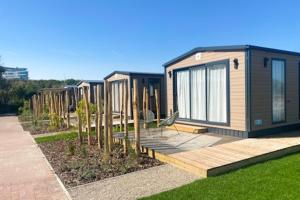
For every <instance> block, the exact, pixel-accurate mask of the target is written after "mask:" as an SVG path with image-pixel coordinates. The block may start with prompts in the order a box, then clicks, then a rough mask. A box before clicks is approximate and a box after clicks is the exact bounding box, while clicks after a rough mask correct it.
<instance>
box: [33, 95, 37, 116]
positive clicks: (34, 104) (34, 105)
mask: <svg viewBox="0 0 300 200" xmlns="http://www.w3.org/2000/svg"><path fill="white" fill-rule="evenodd" d="M32 110H33V115H34V117H36V95H35V94H34V95H33V96H32Z"/></svg>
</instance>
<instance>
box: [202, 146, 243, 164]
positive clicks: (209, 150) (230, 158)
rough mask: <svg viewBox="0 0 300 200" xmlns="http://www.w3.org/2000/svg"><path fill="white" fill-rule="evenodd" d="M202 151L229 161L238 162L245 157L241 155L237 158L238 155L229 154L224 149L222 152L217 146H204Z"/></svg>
mask: <svg viewBox="0 0 300 200" xmlns="http://www.w3.org/2000/svg"><path fill="white" fill-rule="evenodd" d="M201 153H205V154H207V155H208V156H211V157H215V158H218V159H222V160H226V161H228V162H236V161H238V160H241V159H243V158H241V157H238V158H237V157H234V156H231V155H228V154H227V153H226V152H225V151H223V152H222V153H220V152H219V151H217V150H216V149H215V148H203V149H201ZM244 158H245V157H244Z"/></svg>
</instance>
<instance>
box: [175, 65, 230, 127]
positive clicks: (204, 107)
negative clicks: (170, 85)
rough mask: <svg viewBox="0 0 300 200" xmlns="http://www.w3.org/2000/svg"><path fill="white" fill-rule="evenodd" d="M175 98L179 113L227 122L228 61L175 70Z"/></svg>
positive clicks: (184, 116)
mask: <svg viewBox="0 0 300 200" xmlns="http://www.w3.org/2000/svg"><path fill="white" fill-rule="evenodd" d="M175 76H176V86H175V88H176V91H175V100H176V105H177V110H178V111H179V117H180V118H183V119H191V120H197V121H203V122H214V123H227V122H228V112H229V111H228V91H227V90H228V62H227V61H226V62H225V61H224V62H218V63H211V64H206V65H202V66H198V67H192V68H188V69H185V70H183V71H182V70H181V71H177V72H176V75H175Z"/></svg>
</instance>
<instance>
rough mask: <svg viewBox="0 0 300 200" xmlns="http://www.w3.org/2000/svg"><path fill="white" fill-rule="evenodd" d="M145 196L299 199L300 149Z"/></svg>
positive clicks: (162, 197) (169, 197)
mask: <svg viewBox="0 0 300 200" xmlns="http://www.w3.org/2000/svg"><path fill="white" fill-rule="evenodd" d="M143 199H145V200H146V199H147V200H148V199H184V200H186V199H207V200H208V199H209V200H211V199H213V200H215V199H222V200H224V199H228V200H233V199H242V200H245V199H259V200H261V199H263V200H264V199H266V200H267V199H268V200H269V199H270V200H274V199H292V200H295V199H300V153H298V154H293V155H290V156H286V157H283V158H281V159H277V160H272V161H268V162H265V163H262V164H257V165H253V166H250V167H247V168H243V169H240V170H238V171H235V172H231V173H228V174H225V175H222V176H217V177H211V178H207V179H203V180H199V181H195V182H193V183H191V184H188V185H185V186H182V187H180V188H176V189H173V190H170V191H167V192H163V193H160V194H157V195H154V196H151V197H146V198H143Z"/></svg>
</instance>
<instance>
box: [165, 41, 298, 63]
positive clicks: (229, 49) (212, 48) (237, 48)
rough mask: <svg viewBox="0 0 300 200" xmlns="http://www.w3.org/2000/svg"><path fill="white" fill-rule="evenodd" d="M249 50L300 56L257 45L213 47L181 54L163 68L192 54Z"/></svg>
mask: <svg viewBox="0 0 300 200" xmlns="http://www.w3.org/2000/svg"><path fill="white" fill-rule="evenodd" d="M247 49H256V50H262V51H268V52H274V53H282V54H288V55H296V56H300V52H295V51H288V50H280V49H275V48H268V47H261V46H255V45H231V46H211V47H197V48H194V49H192V50H190V51H188V52H186V53H184V54H181V55H180V56H178V57H176V58H174V59H172V60H170V61H168V62H166V63H165V64H163V67H168V66H170V65H172V64H175V63H177V62H179V61H181V60H184V59H185V58H187V57H189V56H191V55H192V54H195V53H198V52H209V51H239V50H247Z"/></svg>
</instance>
